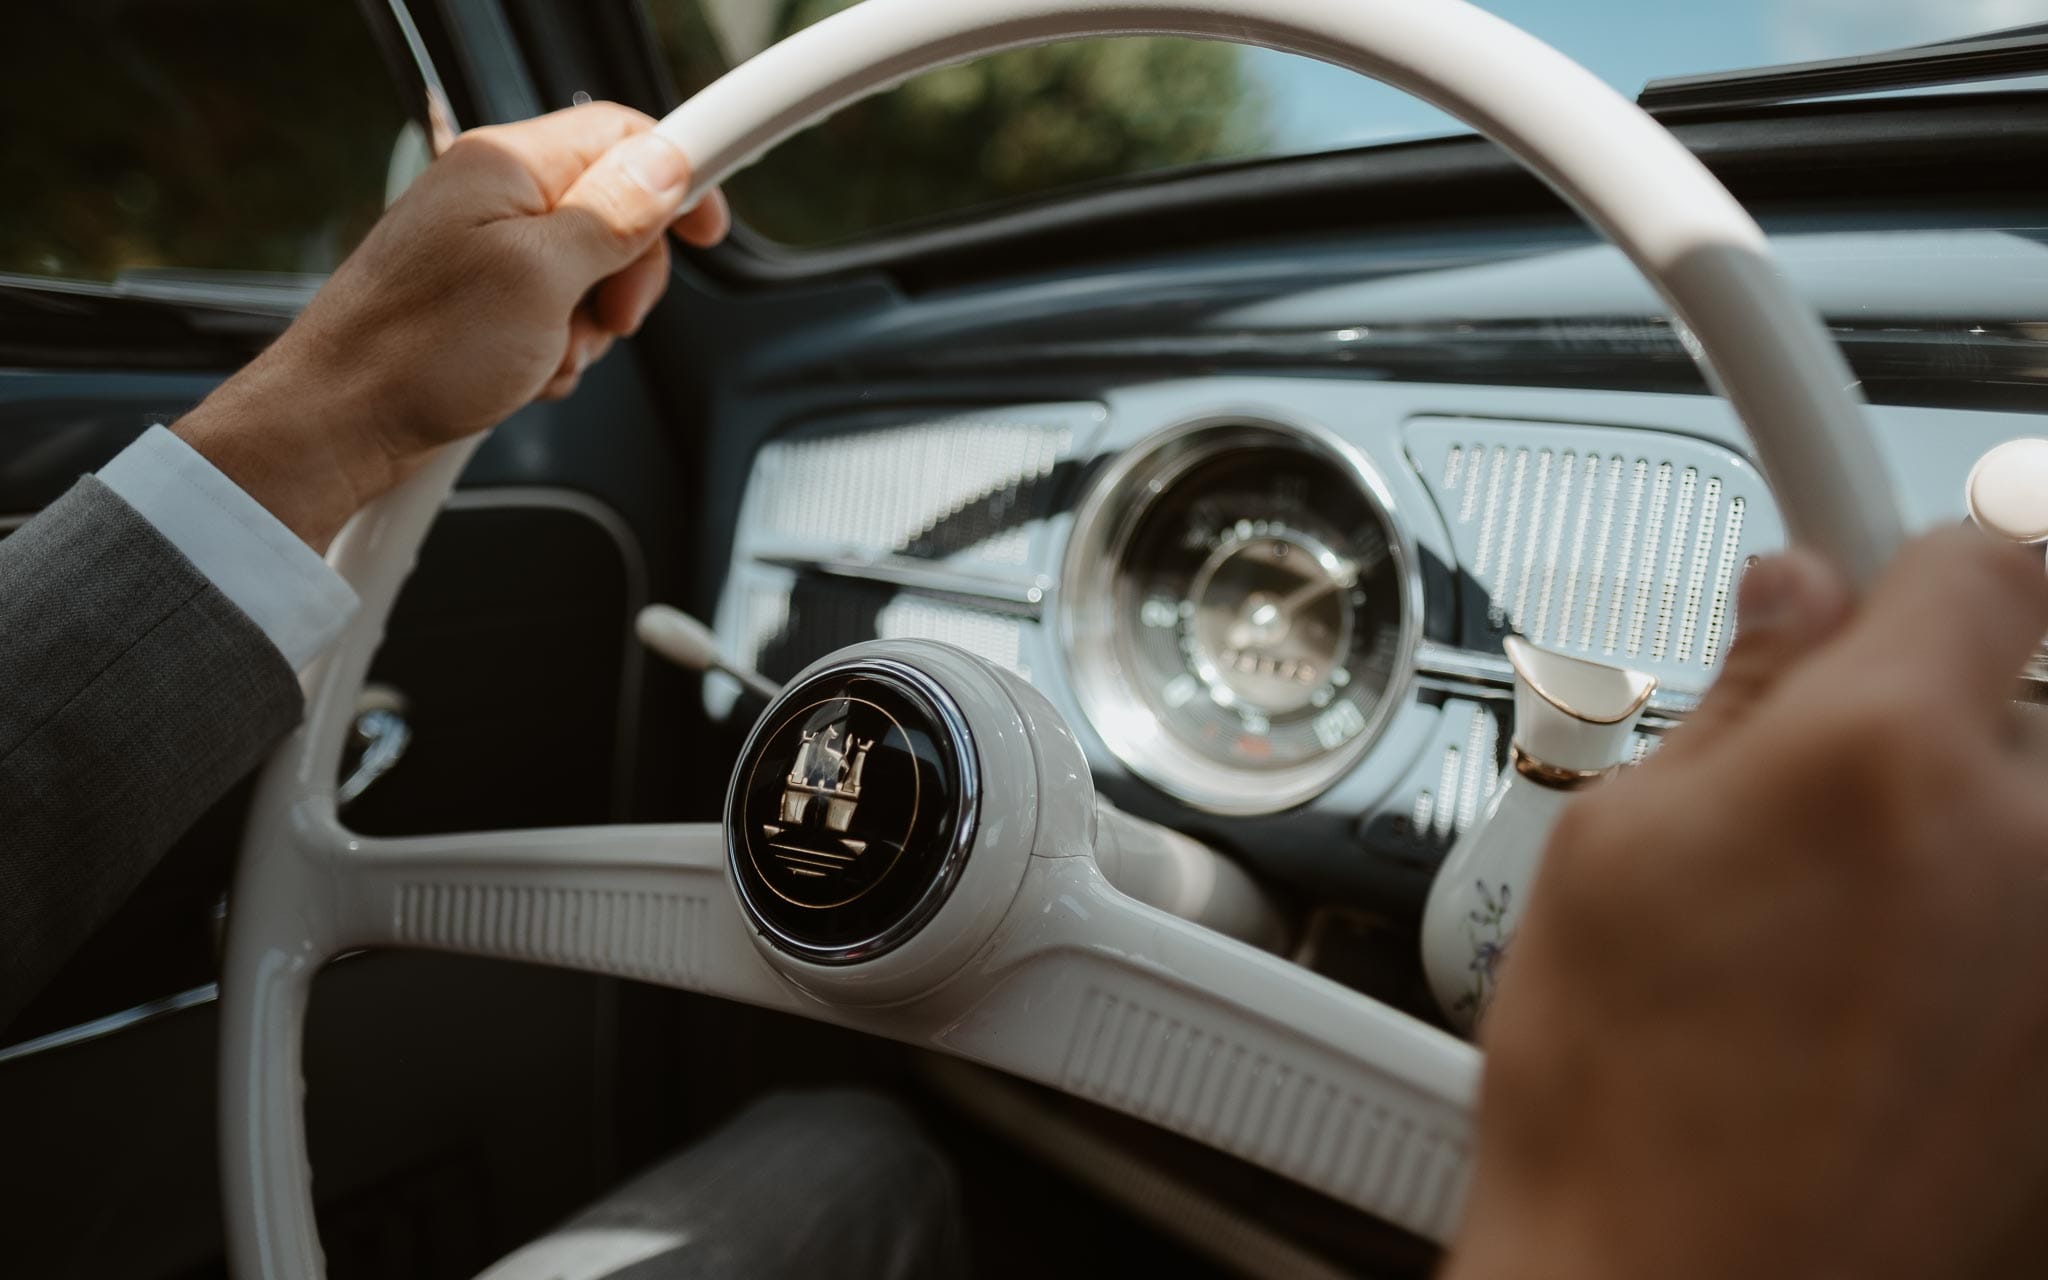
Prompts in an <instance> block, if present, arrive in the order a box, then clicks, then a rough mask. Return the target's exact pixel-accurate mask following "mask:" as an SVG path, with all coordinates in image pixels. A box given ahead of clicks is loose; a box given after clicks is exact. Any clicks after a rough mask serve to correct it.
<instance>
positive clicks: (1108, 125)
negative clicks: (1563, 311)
mask: <svg viewBox="0 0 2048 1280" xmlns="http://www.w3.org/2000/svg"><path fill="white" fill-rule="evenodd" d="M853 2H854V0H647V3H648V8H649V11H650V13H651V15H652V17H653V18H654V21H655V27H656V30H657V32H658V33H659V35H660V38H661V41H662V46H663V50H664V52H665V54H666V57H667V59H668V62H669V64H670V67H671V69H672V71H673V72H674V76H675V80H676V83H677V87H678V88H679V89H680V90H681V91H682V92H683V93H686V94H687V93H690V92H693V91H694V90H696V89H697V88H700V87H702V86H703V85H704V84H707V83H709V82H710V81H711V80H712V79H713V78H715V77H716V76H717V75H718V74H720V73H721V72H723V71H724V70H726V69H727V68H728V67H730V66H732V65H734V64H735V63H737V62H739V61H741V60H743V59H745V58H746V57H749V56H751V55H752V54H753V53H755V52H757V51H759V50H760V49H761V48H763V47H765V46H766V45H767V44H769V43H771V42H772V41H774V40H776V39H779V38H780V37H782V36H784V35H787V34H789V33H790V32H792V31H795V30H797V29H799V28H801V27H804V26H808V25H809V24H810V23H813V22H816V21H817V20H818V19H820V18H822V17H825V16H826V15H828V14H830V13H832V12H834V11H836V10H838V9H842V8H845V7H847V5H848V4H849V3H853ZM1333 2H1335V0H1333ZM1480 3H1481V7H1483V8H1486V9H1489V10H1491V11H1493V12H1494V13H1497V14H1499V15H1500V16H1502V17H1504V18H1506V19H1508V20H1509V21H1510V22H1513V23H1515V24H1516V25H1518V26H1521V27H1523V28H1524V29H1526V30H1528V31H1530V32H1533V33H1534V34H1535V35H1537V36H1540V37H1542V38H1543V39H1544V40H1547V41H1549V42H1550V43H1551V44H1554V45H1556V46H1557V47H1558V48H1560V49H1562V50H1564V52H1566V53H1568V54H1570V55H1571V56H1572V57H1574V58H1576V59H1578V60H1579V61H1580V62H1582V63H1584V64H1585V65H1586V66H1587V67H1589V68H1590V69H1592V71H1593V72H1594V73H1595V74H1597V75H1599V76H1600V77H1601V78H1603V79H1604V80H1606V81H1607V82H1608V83H1609V84H1611V85H1613V86H1614V87H1615V88H1616V89H1618V90H1620V91H1621V92H1622V93H1624V94H1626V95H1628V96H1630V97H1634V96H1635V95H1636V94H1637V93H1638V92H1639V91H1640V90H1641V89H1642V87H1643V85H1644V83H1645V82H1646V81H1649V80H1651V79H1656V78H1659V77H1664V76H1674V75H1690V74H1696V73H1701V72H1712V71H1727V70H1736V69H1741V68H1747V67H1757V66H1766V65H1772V64H1777V63H1786V62H1804V61H1811V60H1816V59H1822V58H1837V57H1846V56H1849V55H1854V54H1863V53H1875V52H1880V51H1884V50H1890V49H1897V48H1900V47H1902V46H1906V45H1912V44H1920V43H1925V42H1928V41H1935V40H1948V39H1953V38H1956V37H1959V36H1967V35H1973V34H1977V33H1981V32H1985V31H1991V30H1996V29H1999V28H2004V27H2010V26H2016V25H2019V24H2022V23H2027V22H2036V21H2041V20H2043V19H2048V0H1714V3H1699V0H1480ZM1463 132H1466V130H1465V129H1464V126H1462V125H1460V124H1459V123H1458V122H1457V121H1455V120H1453V119H1451V118H1450V117H1448V116H1445V115H1444V114H1442V113H1441V112H1439V111H1437V110H1435V109H1434V108H1432V107H1429V106H1427V105H1425V104H1423V103H1421V102H1419V101H1417V100H1415V99H1413V98H1410V97H1408V96H1407V95H1406V94H1403V93H1400V92H1398V91H1396V90H1393V89H1389V88H1387V87H1386V86H1384V85H1380V84H1377V83H1374V82H1373V81H1370V80H1367V79H1364V78H1363V77H1361V76H1357V75H1354V74H1353V73H1351V72H1349V71H1345V70H1342V69H1339V68H1337V67H1332V66H1328V65H1326V64H1324V63H1319V62H1314V61H1311V60H1308V59H1305V58H1299V57H1294V56H1291V55H1288V54H1279V53H1272V52H1269V51H1266V50H1262V49H1244V48H1239V47H1236V46H1231V45H1223V44H1215V43H1208V42H1198V41H1186V40H1163V39H1125V40H1091V41H1077V42H1074V43H1070V44H1064V45H1056V46H1052V47H1049V48H1043V49H1025V50H1018V51H1016V52H1012V53H1006V54H1000V55H998V56H996V57H993V58H988V59H985V60H983V61H981V62H978V63H975V64H972V65H970V66H965V67H953V68H949V69H947V70H944V71H938V72H933V73H931V74H929V75H926V76H921V77H919V78H917V79H915V80H912V81H910V82H909V83H907V84H905V85H903V86H902V87H900V88H898V89H896V90H893V91H892V92H890V93H887V94H884V95H882V96H880V97H878V98H875V99H872V100H870V101H868V102H865V103H862V104H860V105H858V106H856V107H854V108H852V109H850V110H848V111H846V112H843V113H841V114H840V115H839V116H837V117H835V118H833V119H832V120H829V121H826V122H825V123H824V124H821V125H819V126H817V127H816V128H814V129H812V130H810V131H809V132H808V133H806V134H804V135H801V136H799V137H797V138H795V139H793V140H792V141H790V142H788V143H785V144H784V145H783V146H782V147H780V148H778V149H777V150H775V151H774V152H772V153H770V155H769V156H768V157H767V158H766V159H765V160H764V161H763V162H762V163H761V164H760V165H759V166H757V167H756V168H754V169H753V170H750V171H748V172H746V173H744V174H741V175H739V176H738V177H737V178H736V179H734V181H733V183H732V184H731V187H730V194H731V196H732V200H733V205H734V208H735V210H736V212H737V213H738V215H739V217H740V219H741V220H742V221H744V222H746V223H747V224H748V225H750V226H751V227H752V228H753V229H754V230H756V231H758V232H760V233H761V234H763V235H765V236H767V237H769V238H770V239H773V240H777V241H781V242H783V243H785V244H791V245H819V244H826V243H831V242H834V241H839V240H845V239H849V238H853V237H859V236H864V235H872V234H874V233H877V232H881V231H886V230H889V229H891V228H895V227H899V226H901V225H903V224H907V223H911V222H916V221H919V220H922V219H929V218H933V217H938V216H943V215H948V214H955V213H958V212H960V211H963V210H968V209H973V208H977V207H980V206H983V205H987V204H991V203H994V202H998V201H1002V200H1006V199H1013V198H1016V197H1020V196H1030V195H1037V194H1041V193H1045V192H1049V191H1054V190H1057V189H1060V188H1063V187H1068V186H1073V185H1075V184H1079V183H1084V182H1090V181H1098V180H1102V179H1111V178H1118V177H1124V176H1128V175H1132V174H1138V173H1144V172H1148V171H1152V170H1158V169H1165V168H1171V167H1174V166H1179V165H1188V164H1197V163H1202V162H1205V161H1213V160H1228V159H1243V158H1248V157H1255V156H1266V155H1286V154H1297V153H1305V152H1314V151H1324V150H1330V149H1333V148H1339V147H1355V146H1365V145H1375V144H1382V143H1389V142H1401V141H1409V140H1413V139H1419V138H1428V137H1437V136H1443V135H1447V134H1456V133H1463Z"/></svg>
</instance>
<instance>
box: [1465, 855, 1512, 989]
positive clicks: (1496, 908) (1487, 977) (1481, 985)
mask: <svg viewBox="0 0 2048 1280" xmlns="http://www.w3.org/2000/svg"><path fill="white" fill-rule="evenodd" d="M1472 883H1473V885H1474V886H1475V887H1476V888H1477V889H1478V890H1479V905H1478V906H1476V907H1474V908H1473V909H1472V910H1471V912H1470V913H1469V919H1468V922H1467V924H1466V926H1465V936H1466V937H1467V938H1468V939H1469V940H1470V941H1471V943H1472V959H1471V961H1470V962H1469V963H1468V964H1467V965H1466V966H1465V967H1466V968H1467V969H1468V970H1470V971H1471V974H1472V989H1471V990H1469V991H1467V992H1466V993H1465V994H1464V995H1462V996H1459V997H1458V999H1457V1002H1456V1003H1455V1004H1453V1005H1452V1006H1451V1009H1452V1011H1453V1012H1454V1013H1457V1014H1459V1015H1461V1016H1463V1017H1466V1018H1469V1019H1471V1020H1473V1021H1475V1022H1476V1021H1478V1019H1479V1015H1480V1014H1481V1013H1482V1012H1484V1011H1485V1009H1486V1002H1487V1001H1488V1000H1489V999H1491V998H1492V996H1493V987H1494V983H1495V975H1496V974H1497V973H1498V972H1499V970H1500V962H1501V958H1502V957H1503V956H1505V955H1507V953H1508V940H1509V938H1510V937H1511V932H1510V930H1509V929H1508V924H1507V918H1508V909H1509V901H1510V897H1511V894H1512V891H1513V886H1511V885H1507V884H1503V885H1501V886H1500V889H1499V892H1495V891H1494V890H1493V889H1490V888H1488V887H1487V884H1486V881H1484V880H1475V881H1473V882H1472Z"/></svg>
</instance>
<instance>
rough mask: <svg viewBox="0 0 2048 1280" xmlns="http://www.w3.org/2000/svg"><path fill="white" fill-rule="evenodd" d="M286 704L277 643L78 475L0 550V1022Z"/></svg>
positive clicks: (268, 736)
mask: <svg viewBox="0 0 2048 1280" xmlns="http://www.w3.org/2000/svg"><path fill="white" fill-rule="evenodd" d="M300 711H301V702H300V694H299V686H298V682H297V680H296V679H295V678H294V677H293V675H292V672H291V669H290V668H289V667H287V666H286V664H285V660H284V657H283V655H282V654H280V653H279V652H278V651H277V648H276V646H274V645H273V644H271V642H270V641H269V640H268V639H267V638H266V637H265V636H264V634H263V632H262V631H260V630H259V629H258V628H257V626H256V624H255V623H253V622H251V621H250V620H249V619H248V617H247V616H246V615H245V614H243V613H242V612H241V611H240V610H238V609H237V608H236V607H235V606H234V605H233V604H231V603H230V602H229V601H228V599H227V597H225V596H223V595H222V594H221V593H220V592H219V591H218V590H216V589H215V588H214V587H213V585H212V584H211V583H209V582H208V581H207V580H206V578H205V577H204V576H203V575H201V574H200V572H199V571H198V570H197V569H195V568H194V567H193V566H192V564H191V562H190V561H188V560H187V559H185V557H184V556H183V555H181V554H180V553H179V552H178V550H177V549H176V548H175V547H173V546H172V545H171V544H170V543H169V542H167V541H165V540H164V538H163V536H162V535H161V534H159V533H158V532H157V531H156V529H155V527H154V526H152V525H151V524H150V523H149V522H148V521H147V520H145V519H143V518H142V517H141V516H140V515H137V514H136V512H135V511H134V510H133V509H132V508H131V507H129V506H128V504H127V503H125V502H123V501H122V500H121V499H120V498H119V497H117V496H116V495H115V494H114V493H113V491H112V490H110V489H108V488H107V487H106V486H105V485H103V484H101V483H100V482H99V481H98V480H96V479H94V478H92V477H91V476H87V477H85V478H84V479H82V480H80V481H79V482H78V484H77V485H76V486H75V487H73V488H72V489H71V491H70V492H69V493H67V494H65V495H64V496H63V497H62V498H60V499H58V500H57V501H56V502H55V503H53V504H51V506H50V507H49V508H48V509H47V510H45V511H44V512H43V513H42V514H41V515H39V516H37V517H36V518H35V519H34V520H31V521H30V522H29V523H28V524H26V525H24V526H22V528H21V530H20V531H19V532H17V533H16V534H14V536H13V537H10V538H8V539H7V540H6V541H4V542H0V1025H5V1024H6V1023H7V1021H8V1020H9V1019H11V1018H12V1017H13V1016H14V1014H15V1013H16V1012H18V1011H19V1010H20V1008H21V1007H22V1005H23V1004H25V1003H26V1002H27V1001H28V999H29V997H30V996H32V995H33V994H34V993H35V992H36V990H37V989H38V988H40V987H41V986H42V984H43V983H44V982H46V981H47V980H48V979H49V978H50V976H51V975H52V974H53V973H55V972H56V970H57V968H58V967H59V966H60V965H61V964H62V963H63V962H64V960H65V959H66V958H67V957H68V956H69V955H70V954H71V953H72V951H74V950H75V949H76V948H77V947H78V945H79V944H80V943H81V942H83V941H84V940H85V939H86V937H87V936H89V935H90V934H91V933H92V931H93V929H94V928H95V927H96V926H97V925H98V924H99V923H100V922H102V921H103V920H105V919H106V918H107V916H108V915H109V914H110V913H111V912H112V911H113V909H114V908H115V907H116V906H118V905H119V904H120V903H121V902H122V900H123V899H125V898H126V897H127V896H128V894H129V893H131V892H132V891H133V890H134V888H135V886H136V884H137V883H139V882H140V881H141V879H142V877H143V875H144V874H145V873H146V872H148V871H149V869H150V868H151V867H152V866H154V865H155V863H156V861H157V859H158V858H159V857H161V856H162V854H163V852H164V850H166V849H167V848H169V847H170V845H171V843H172V842H173V841H174V840H176V839H177V838H178V836H179V835H181V834H183V832H184V831H185V829H186V828H187V827H189V826H190V825H191V824H192V823H193V822H194V821H195V820H196V819H197V818H198V817H199V815H200V814H202V813H204V812H205V811H206V809H207V808H208V807H209V806H210V805H211V804H213V802H214V801H216V800H218V799H219V798H220V797H221V796H222V795H223V794H225V793H226V792H227V790H228V789H229V788H230V787H232V786H233V785H234V784H235V783H236V782H237V781H238V780H240V779H241V778H242V777H243V776H244V775H245V774H247V773H248V772H249V770H250V769H252V768H254V767H255V766H256V764H257V763H258V762H259V761H260V760H261V759H262V757H263V753H264V751H265V750H266V749H267V748H268V747H270V746H271V745H272V744H273V743H275V742H276V741H277V739H278V738H280V737H281V736H283V734H284V733H285V732H286V731H287V730H289V729H290V728H291V726H292V725H293V724H295V723H297V721H298V718H299V714H300Z"/></svg>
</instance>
